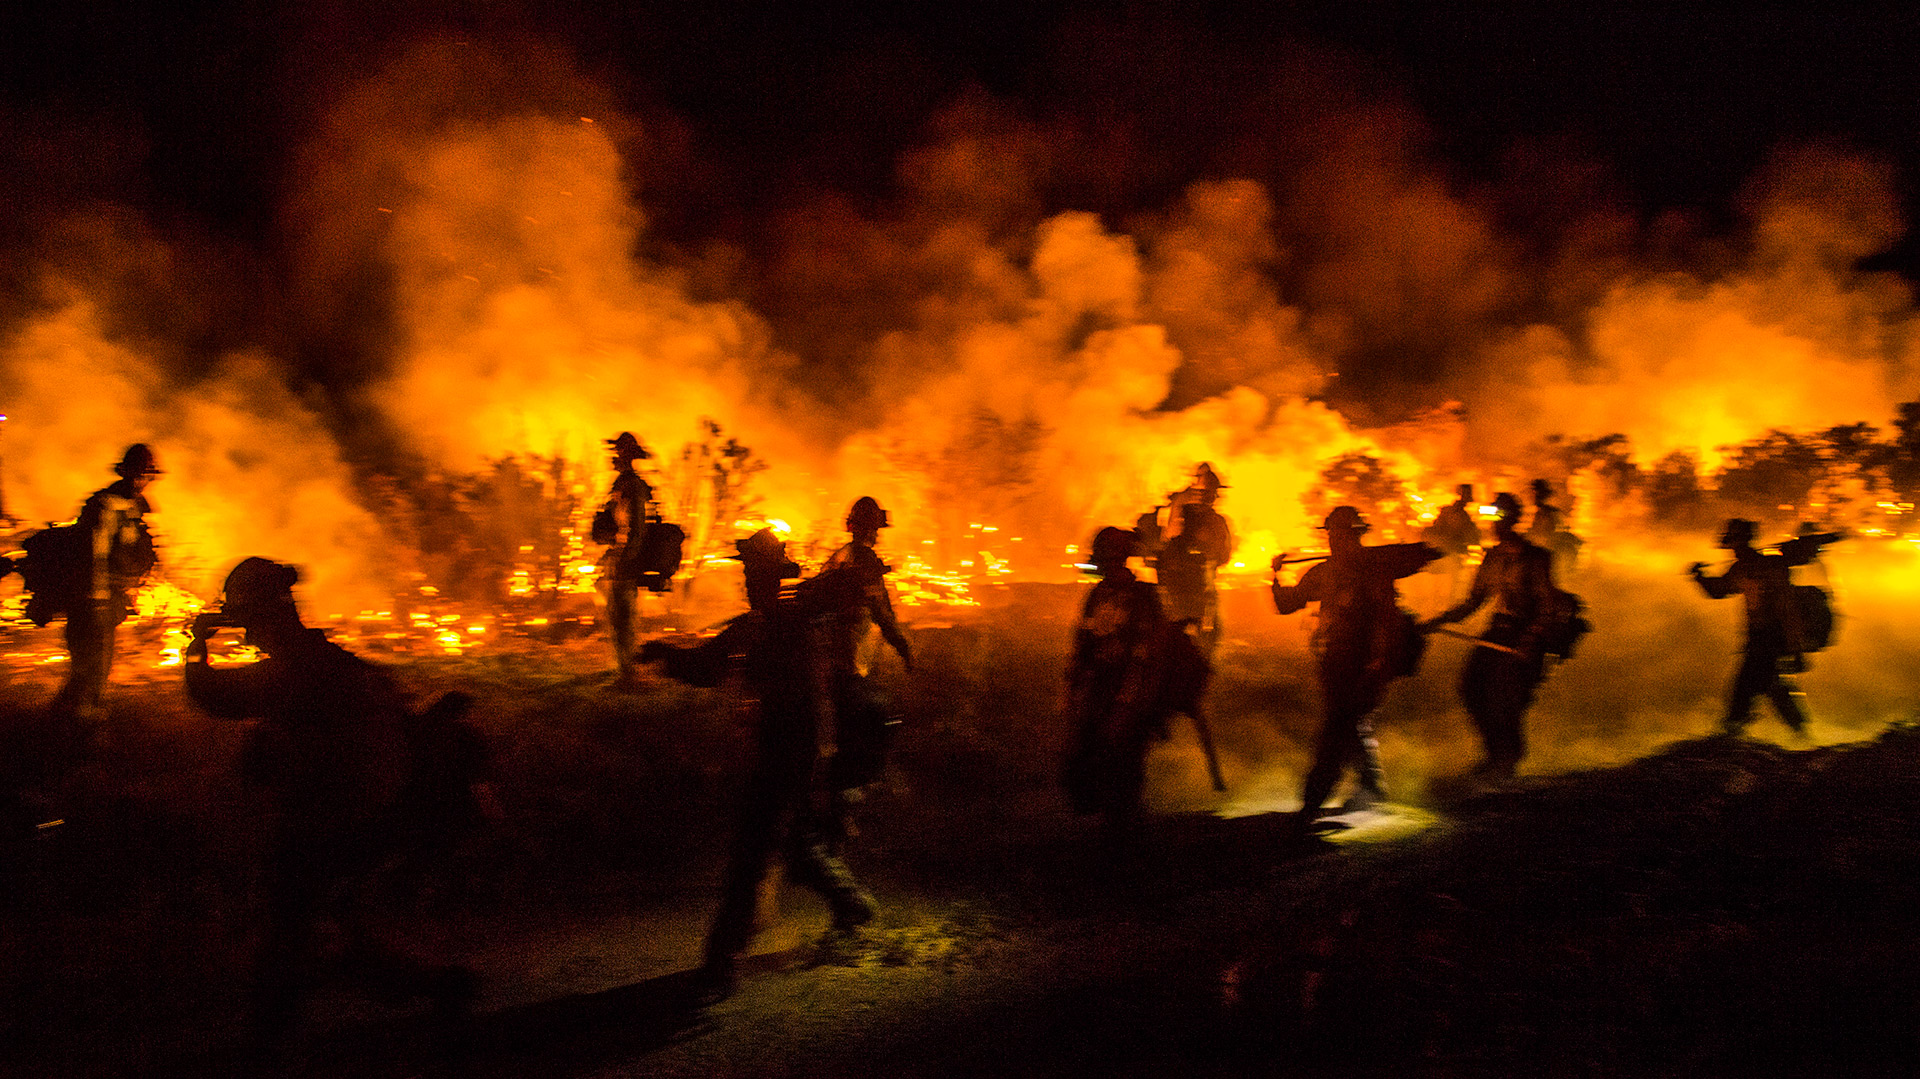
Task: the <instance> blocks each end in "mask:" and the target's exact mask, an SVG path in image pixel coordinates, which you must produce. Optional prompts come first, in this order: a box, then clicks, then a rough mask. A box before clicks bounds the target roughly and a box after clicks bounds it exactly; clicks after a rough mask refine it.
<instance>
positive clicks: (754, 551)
mask: <svg viewBox="0 0 1920 1079" xmlns="http://www.w3.org/2000/svg"><path fill="white" fill-rule="evenodd" d="M733 549H734V554H732V555H731V556H730V557H732V558H735V559H738V560H739V561H740V563H741V564H742V565H744V566H745V567H746V568H747V569H748V570H749V571H753V570H778V571H779V572H780V577H781V579H782V580H784V579H786V578H789V577H798V576H800V566H799V564H798V563H796V562H794V561H793V560H792V559H790V558H788V557H787V544H786V541H785V540H782V539H781V538H780V537H778V536H776V535H774V534H773V529H771V528H763V529H761V530H759V531H758V532H755V533H754V534H753V535H751V536H748V537H747V538H746V539H742V540H735V541H734V544H733Z"/></svg>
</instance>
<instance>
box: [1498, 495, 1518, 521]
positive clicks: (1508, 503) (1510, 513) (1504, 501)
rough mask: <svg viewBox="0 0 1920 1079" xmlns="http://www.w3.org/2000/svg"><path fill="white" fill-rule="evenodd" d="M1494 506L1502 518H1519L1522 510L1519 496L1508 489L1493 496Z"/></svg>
mask: <svg viewBox="0 0 1920 1079" xmlns="http://www.w3.org/2000/svg"><path fill="white" fill-rule="evenodd" d="M1493 508H1494V510H1495V511H1496V514H1497V516H1499V517H1500V518H1501V519H1502V520H1508V519H1517V518H1518V517H1519V516H1520V514H1521V512H1522V507H1521V505H1520V498H1519V496H1517V495H1515V494H1512V493H1511V492H1508V491H1502V492H1500V493H1499V494H1497V495H1494V496H1493Z"/></svg>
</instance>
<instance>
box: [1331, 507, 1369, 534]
mask: <svg viewBox="0 0 1920 1079" xmlns="http://www.w3.org/2000/svg"><path fill="white" fill-rule="evenodd" d="M1320 527H1321V528H1324V529H1326V530H1327V531H1329V532H1332V531H1335V530H1340V531H1346V532H1365V531H1366V530H1367V527H1368V526H1367V520H1366V518H1364V517H1362V516H1360V511H1359V510H1357V509H1354V508H1353V507H1352V506H1335V507H1333V512H1332V513H1329V514H1327V519H1326V520H1325V521H1322V522H1320Z"/></svg>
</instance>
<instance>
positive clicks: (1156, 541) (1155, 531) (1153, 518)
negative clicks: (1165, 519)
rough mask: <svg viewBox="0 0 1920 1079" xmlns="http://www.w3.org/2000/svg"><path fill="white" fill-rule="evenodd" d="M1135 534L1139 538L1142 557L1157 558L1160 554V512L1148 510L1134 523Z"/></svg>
mask: <svg viewBox="0 0 1920 1079" xmlns="http://www.w3.org/2000/svg"><path fill="white" fill-rule="evenodd" d="M1133 534H1134V535H1135V536H1137V537H1139V542H1140V556H1141V557H1142V558H1148V559H1151V558H1156V557H1158V556H1159V554H1160V543H1161V535H1160V511H1159V510H1157V509H1154V510H1148V511H1147V512H1145V513H1143V514H1141V515H1140V516H1139V517H1138V518H1136V519H1135V520H1134V522H1133Z"/></svg>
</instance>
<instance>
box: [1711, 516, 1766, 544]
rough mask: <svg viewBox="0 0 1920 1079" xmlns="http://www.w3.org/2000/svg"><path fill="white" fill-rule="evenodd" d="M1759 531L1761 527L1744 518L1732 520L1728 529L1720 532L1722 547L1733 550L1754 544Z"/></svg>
mask: <svg viewBox="0 0 1920 1079" xmlns="http://www.w3.org/2000/svg"><path fill="white" fill-rule="evenodd" d="M1759 530H1760V526H1759V525H1756V524H1754V523H1753V522H1752V521H1749V520H1747V519H1746V518H1744V517H1735V518H1732V519H1731V520H1729V521H1728V522H1727V527H1725V528H1723V529H1721V530H1720V546H1722V547H1726V548H1732V547H1738V546H1740V545H1741V544H1746V543H1752V542H1753V537H1754V534H1755V533H1756V532H1758V531H1759Z"/></svg>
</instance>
